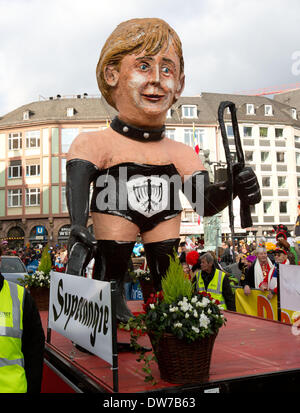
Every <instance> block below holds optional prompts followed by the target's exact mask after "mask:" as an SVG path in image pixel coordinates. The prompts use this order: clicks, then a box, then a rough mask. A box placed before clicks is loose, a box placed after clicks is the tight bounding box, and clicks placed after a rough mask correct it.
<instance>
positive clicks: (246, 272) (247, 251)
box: [179, 225, 300, 310]
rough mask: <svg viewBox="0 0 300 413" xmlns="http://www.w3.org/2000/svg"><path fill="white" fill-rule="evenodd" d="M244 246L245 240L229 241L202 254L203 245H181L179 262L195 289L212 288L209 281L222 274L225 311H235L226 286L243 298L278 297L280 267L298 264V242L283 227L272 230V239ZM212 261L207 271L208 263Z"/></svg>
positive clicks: (229, 290) (232, 295)
mask: <svg viewBox="0 0 300 413" xmlns="http://www.w3.org/2000/svg"><path fill="white" fill-rule="evenodd" d="M272 241H273V242H270V241H269V242H268V241H267V240H266V239H264V238H262V239H261V240H259V241H253V242H250V243H247V242H246V241H245V240H240V241H237V240H236V241H235V242H234V243H233V242H232V241H231V240H229V241H226V242H223V244H222V247H220V248H219V249H218V250H217V251H205V247H204V246H203V244H202V243H199V242H198V243H195V244H194V245H193V248H191V244H190V243H189V244H188V245H187V243H186V242H181V243H180V251H179V256H180V261H181V263H182V266H183V269H184V271H185V272H186V274H188V276H189V277H194V278H195V280H196V282H197V285H198V289H199V285H202V286H203V284H204V287H205V289H206V290H208V289H211V290H212V288H211V285H210V282H212V281H213V280H214V279H215V280H217V277H219V275H218V272H221V273H223V274H225V277H224V278H223V279H222V280H221V278H219V280H220V282H221V292H222V295H223V300H224V302H225V304H226V308H227V309H230V310H234V309H235V305H234V294H233V289H232V288H229V286H230V285H231V286H233V285H235V286H240V287H242V288H243V289H244V293H245V294H246V295H249V294H251V289H253V288H255V289H260V290H261V291H267V292H268V295H267V296H268V298H269V299H271V298H272V297H273V296H274V295H275V294H277V280H278V275H279V264H289V265H299V264H300V248H299V244H298V243H297V241H296V240H295V239H293V238H291V237H290V234H289V231H288V229H287V227H286V226H284V225H278V226H277V227H276V228H275V233H274V240H272ZM209 262H211V263H212V264H211V266H210V268H209V271H208V270H207V268H208V267H207V264H208V263H209Z"/></svg>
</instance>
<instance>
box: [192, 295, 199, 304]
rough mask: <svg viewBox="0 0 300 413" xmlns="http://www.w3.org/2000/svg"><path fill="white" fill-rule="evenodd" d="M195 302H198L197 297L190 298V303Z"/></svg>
mask: <svg viewBox="0 0 300 413" xmlns="http://www.w3.org/2000/svg"><path fill="white" fill-rule="evenodd" d="M197 301H198V297H197V296H194V297H192V299H191V302H192V303H193V304H194V303H196V302H197Z"/></svg>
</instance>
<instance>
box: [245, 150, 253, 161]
mask: <svg viewBox="0 0 300 413" xmlns="http://www.w3.org/2000/svg"><path fill="white" fill-rule="evenodd" d="M245 161H246V162H253V152H252V151H245Z"/></svg>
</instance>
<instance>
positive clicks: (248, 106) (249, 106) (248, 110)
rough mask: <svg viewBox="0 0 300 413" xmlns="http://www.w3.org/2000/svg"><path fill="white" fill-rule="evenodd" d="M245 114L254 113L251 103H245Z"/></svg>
mask: <svg viewBox="0 0 300 413" xmlns="http://www.w3.org/2000/svg"><path fill="white" fill-rule="evenodd" d="M246 114H247V115H255V111H254V105H253V103H247V105H246Z"/></svg>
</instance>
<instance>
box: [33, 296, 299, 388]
mask: <svg viewBox="0 0 300 413" xmlns="http://www.w3.org/2000/svg"><path fill="white" fill-rule="evenodd" d="M129 307H130V308H131V310H132V311H133V312H139V311H140V309H141V307H142V302H141V301H130V302H129ZM224 313H225V317H226V318H227V324H226V326H225V327H222V328H221V329H220V332H219V334H218V337H217V339H216V342H215V346H214V350H213V354H212V360H211V368H210V376H209V380H208V381H207V383H204V384H192V383H191V384H190V385H185V386H180V385H172V384H170V383H167V382H165V381H162V380H161V379H160V376H159V370H158V367H157V365H156V363H153V369H152V371H153V375H154V377H155V379H156V380H157V384H155V385H152V384H150V383H145V381H144V374H143V373H142V371H141V367H142V366H141V364H140V363H138V362H137V361H136V358H137V355H136V354H134V353H131V352H121V353H119V356H118V357H119V370H118V377H119V392H120V393H145V392H150V393H156V392H170V393H175V392H176V393H178V392H180V391H182V392H186V391H192V392H193V391H195V392H196V391H197V392H200V393H201V392H203V393H205V392H212V391H215V392H220V393H222V392H223V393H224V392H225V393H231V392H236V391H241V390H242V391H266V390H270V389H272V390H273V391H274V390H276V389H278V390H280V391H283V390H285V391H286V390H288V391H295V389H296V388H297V389H298V388H299V382H300V335H299V336H297V335H294V334H293V333H292V329H291V326H290V325H287V324H283V323H279V322H277V321H269V320H265V319H262V318H258V317H252V316H246V315H243V314H238V313H234V312H230V311H225V312H224ZM47 316H48V313H47V312H41V318H42V322H43V325H44V327H45V331H46V329H47ZM129 340H130V339H129V333H127V332H125V331H122V330H118V342H127V343H129ZM140 343H141V344H143V345H145V346H146V347H151V345H150V341H149V339H148V337H147V336H144V337H141V339H140ZM112 389H113V375H112V370H111V366H110V365H109V364H108V363H106V362H105V361H103V360H101V359H100V358H98V357H96V356H93V355H90V354H87V353H83V352H81V351H79V350H77V349H76V348H75V347H74V346H73V345H72V343H71V341H70V340H68V339H66V338H65V337H63V336H61V335H60V334H58V333H56V332H55V331H52V332H51V342H50V343H46V354H45V369H44V377H43V384H42V392H43V393H67V392H76V393H78V392H83V393H97V392H101V393H103V392H104V393H112V392H113V390H112Z"/></svg>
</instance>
